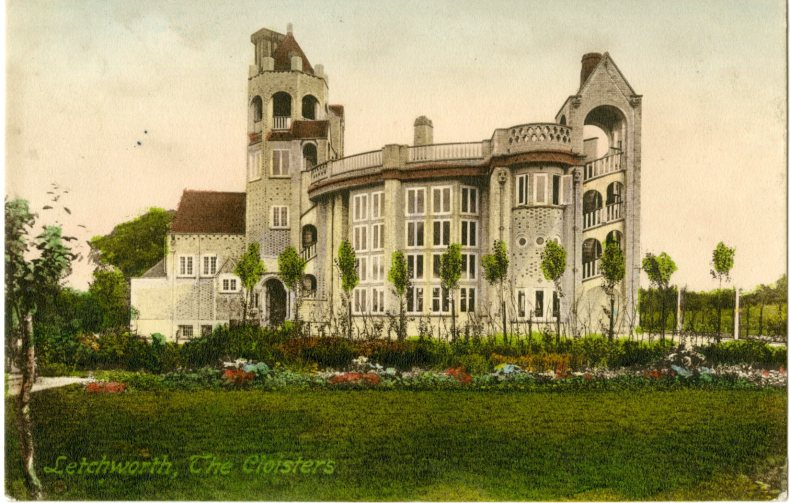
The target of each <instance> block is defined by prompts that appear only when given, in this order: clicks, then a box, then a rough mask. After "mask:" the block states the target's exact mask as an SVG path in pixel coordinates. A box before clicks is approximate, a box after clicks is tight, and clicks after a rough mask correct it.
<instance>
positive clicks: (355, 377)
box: [329, 372, 381, 386]
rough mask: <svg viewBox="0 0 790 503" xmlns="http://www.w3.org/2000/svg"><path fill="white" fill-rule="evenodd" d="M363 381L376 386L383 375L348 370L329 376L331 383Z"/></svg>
mask: <svg viewBox="0 0 790 503" xmlns="http://www.w3.org/2000/svg"><path fill="white" fill-rule="evenodd" d="M358 381H363V382H365V383H367V384H370V385H371V386H376V385H377V384H379V383H380V382H381V377H379V375H378V374H375V373H373V372H368V373H367V374H362V373H360V372H346V373H344V374H338V375H334V376H332V377H330V378H329V384H341V383H353V382H358Z"/></svg>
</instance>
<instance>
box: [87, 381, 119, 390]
mask: <svg viewBox="0 0 790 503" xmlns="http://www.w3.org/2000/svg"><path fill="white" fill-rule="evenodd" d="M85 391H87V392H88V393H123V392H124V391H126V385H125V384H124V383H121V382H97V381H94V382H89V383H88V384H87V386H85Z"/></svg>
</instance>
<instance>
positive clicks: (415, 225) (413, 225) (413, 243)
mask: <svg viewBox="0 0 790 503" xmlns="http://www.w3.org/2000/svg"><path fill="white" fill-rule="evenodd" d="M406 246H407V247H410V248H414V247H417V246H425V222H407V223H406Z"/></svg>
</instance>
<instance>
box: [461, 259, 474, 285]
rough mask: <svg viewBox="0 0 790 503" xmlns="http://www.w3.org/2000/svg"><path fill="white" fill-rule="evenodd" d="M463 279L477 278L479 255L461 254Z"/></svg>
mask: <svg viewBox="0 0 790 503" xmlns="http://www.w3.org/2000/svg"><path fill="white" fill-rule="evenodd" d="M461 279H477V255H475V254H473V253H464V254H461Z"/></svg>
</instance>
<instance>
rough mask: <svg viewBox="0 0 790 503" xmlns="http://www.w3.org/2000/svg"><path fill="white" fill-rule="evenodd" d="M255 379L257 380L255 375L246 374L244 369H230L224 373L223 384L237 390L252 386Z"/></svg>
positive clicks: (252, 373) (251, 373)
mask: <svg viewBox="0 0 790 503" xmlns="http://www.w3.org/2000/svg"><path fill="white" fill-rule="evenodd" d="M253 379H255V373H254V372H245V371H244V370H243V369H228V370H226V371H225V372H223V373H222V381H223V383H224V384H225V385H227V386H234V387H236V388H241V387H244V386H246V385H248V384H250V383H251V382H252V380H253Z"/></svg>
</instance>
